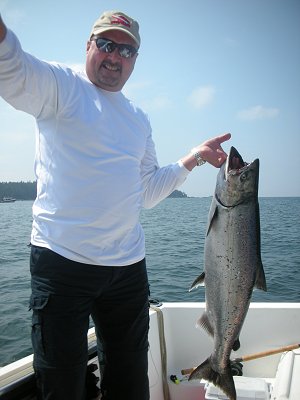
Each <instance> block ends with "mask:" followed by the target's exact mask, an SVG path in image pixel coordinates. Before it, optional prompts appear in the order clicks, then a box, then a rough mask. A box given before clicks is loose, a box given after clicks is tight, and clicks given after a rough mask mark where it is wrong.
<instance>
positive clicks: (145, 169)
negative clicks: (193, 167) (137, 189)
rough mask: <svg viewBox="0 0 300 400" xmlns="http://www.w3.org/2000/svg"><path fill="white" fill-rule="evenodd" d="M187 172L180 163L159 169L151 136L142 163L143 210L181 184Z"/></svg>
mask: <svg viewBox="0 0 300 400" xmlns="http://www.w3.org/2000/svg"><path fill="white" fill-rule="evenodd" d="M188 174H189V171H188V170H187V169H186V168H185V167H184V165H183V164H182V162H181V161H177V162H176V163H174V164H169V165H167V166H165V167H159V165H158V162H157V157H156V151H155V145H154V142H153V139H152V136H151V135H149V137H148V139H147V147H146V152H145V155H144V158H143V161H142V183H143V188H144V198H143V200H144V203H143V206H144V208H152V207H154V206H155V205H156V204H158V203H159V202H160V201H162V200H163V199H165V198H166V197H168V196H169V194H171V193H172V192H173V191H174V190H175V189H177V188H178V187H179V186H180V185H182V184H183V182H184V181H185V179H186V177H187V176H188Z"/></svg>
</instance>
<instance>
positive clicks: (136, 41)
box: [90, 27, 140, 46]
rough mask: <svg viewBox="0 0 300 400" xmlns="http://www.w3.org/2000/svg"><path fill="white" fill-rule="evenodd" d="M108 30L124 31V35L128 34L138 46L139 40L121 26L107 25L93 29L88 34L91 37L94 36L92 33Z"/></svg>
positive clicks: (97, 33)
mask: <svg viewBox="0 0 300 400" xmlns="http://www.w3.org/2000/svg"><path fill="white" fill-rule="evenodd" d="M108 31H121V32H124V33H126V35H128V36H130V37H131V38H132V39H133V40H134V41H135V43H136V44H137V45H138V46H140V42H139V40H138V39H137V38H136V37H135V36H134V35H133V34H132V33H130V32H128V30H127V29H123V28H120V27H114V28H111V27H107V28H99V29H95V30H94V31H93V32H92V33H91V36H90V37H92V36H94V35H99V34H100V33H103V32H108Z"/></svg>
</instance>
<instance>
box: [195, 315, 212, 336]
mask: <svg viewBox="0 0 300 400" xmlns="http://www.w3.org/2000/svg"><path fill="white" fill-rule="evenodd" d="M196 327H197V328H203V329H204V330H205V331H206V332H207V333H208V334H209V335H210V336H212V337H213V336H214V328H213V327H212V325H211V323H210V321H209V319H208V316H207V314H206V312H205V313H204V314H203V315H202V316H201V317H200V318H199V319H198V321H197V323H196Z"/></svg>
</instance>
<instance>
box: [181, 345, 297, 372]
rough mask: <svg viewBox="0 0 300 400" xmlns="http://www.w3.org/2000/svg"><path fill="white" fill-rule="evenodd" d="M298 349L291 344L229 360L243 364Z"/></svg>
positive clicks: (186, 370) (190, 369) (185, 370)
mask: <svg viewBox="0 0 300 400" xmlns="http://www.w3.org/2000/svg"><path fill="white" fill-rule="evenodd" d="M299 347H300V343H296V344H291V345H289V346H283V347H279V348H277V349H273V350H267V351H261V352H259V353H253V354H248V355H246V356H242V357H238V358H234V359H233V360H231V363H241V362H245V361H250V360H256V359H257V358H262V357H267V356H272V355H273V354H278V353H283V352H285V351H291V350H295V349H298V348H299ZM195 369H196V368H187V369H182V370H181V373H182V375H188V374H191V373H192V372H193V371H194V370H195Z"/></svg>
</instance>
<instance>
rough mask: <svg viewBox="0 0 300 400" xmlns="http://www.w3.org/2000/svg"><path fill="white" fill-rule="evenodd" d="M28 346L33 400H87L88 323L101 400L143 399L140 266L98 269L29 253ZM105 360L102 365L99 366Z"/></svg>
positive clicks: (144, 311) (145, 316)
mask: <svg viewBox="0 0 300 400" xmlns="http://www.w3.org/2000/svg"><path fill="white" fill-rule="evenodd" d="M30 270H31V277H32V282H31V283H32V295H31V299H30V308H31V309H32V313H33V314H32V344H33V349H34V369H35V373H36V378H37V386H38V396H39V397H38V398H39V399H42V400H69V399H70V400H71V399H72V400H83V399H85V396H86V395H85V378H86V366H87V350H88V349H87V331H88V328H89V316H90V315H92V318H93V320H94V323H95V327H96V332H97V336H98V339H99V341H100V343H101V349H100V350H101V355H102V359H104V365H103V366H102V373H103V375H102V380H101V390H102V393H103V396H104V397H103V399H105V400H120V399H130V400H148V399H149V383H148V374H147V372H148V371H147V370H148V361H147V352H148V329H149V312H148V296H149V285H148V278H147V272H146V263H145V260H142V261H140V262H138V263H136V264H133V265H130V266H124V267H104V266H95V265H89V264H81V263H78V262H74V261H71V260H68V259H66V258H64V257H62V256H60V255H58V254H56V253H54V252H53V251H51V250H48V249H44V248H41V247H36V246H32V248H31V259H30ZM102 361H103V360H102Z"/></svg>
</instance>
